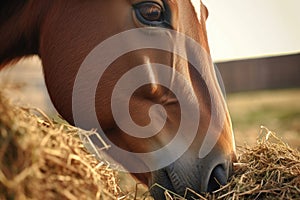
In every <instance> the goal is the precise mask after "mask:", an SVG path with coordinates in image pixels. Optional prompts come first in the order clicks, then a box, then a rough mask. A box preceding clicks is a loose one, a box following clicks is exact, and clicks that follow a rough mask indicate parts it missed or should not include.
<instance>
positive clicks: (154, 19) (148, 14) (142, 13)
mask: <svg viewBox="0 0 300 200" xmlns="http://www.w3.org/2000/svg"><path fill="white" fill-rule="evenodd" d="M134 8H135V12H136V16H137V18H138V20H139V21H140V22H142V23H143V24H146V25H150V26H151V25H158V24H159V23H161V22H163V20H164V13H163V8H162V7H161V6H160V5H159V4H157V3H154V2H144V3H139V4H137V5H135V6H134Z"/></svg>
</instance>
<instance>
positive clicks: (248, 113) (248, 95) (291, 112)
mask: <svg viewBox="0 0 300 200" xmlns="http://www.w3.org/2000/svg"><path fill="white" fill-rule="evenodd" d="M227 102H228V107H229V111H230V113H231V118H232V122H233V126H234V130H235V134H236V140H237V143H238V144H242V143H244V142H245V141H247V143H249V144H252V143H254V142H255V140H256V137H257V136H258V132H259V127H260V126H261V125H264V126H266V127H268V128H269V129H270V130H273V131H275V132H276V133H277V134H278V135H279V136H280V137H282V138H283V139H284V140H286V141H287V142H288V143H290V144H291V146H294V147H297V148H299V147H300V89H288V90H270V91H255V92H244V93H236V94H230V95H229V96H228V99H227Z"/></svg>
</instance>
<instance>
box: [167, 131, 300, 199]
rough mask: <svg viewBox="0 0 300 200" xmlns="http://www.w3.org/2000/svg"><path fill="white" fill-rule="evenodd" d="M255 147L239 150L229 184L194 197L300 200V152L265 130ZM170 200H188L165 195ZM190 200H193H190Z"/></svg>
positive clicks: (240, 148) (188, 190)
mask: <svg viewBox="0 0 300 200" xmlns="http://www.w3.org/2000/svg"><path fill="white" fill-rule="evenodd" d="M260 137H261V139H259V140H258V141H257V145H256V146H254V147H251V148H250V147H246V146H243V147H239V151H240V152H241V153H240V156H239V158H238V163H235V164H234V168H235V174H234V175H233V176H232V177H231V179H230V181H229V183H228V184H227V185H225V186H223V187H222V188H221V189H219V190H217V191H215V192H213V193H212V194H197V193H195V192H194V191H192V190H190V189H187V190H186V195H187V194H189V195H190V194H193V195H194V198H193V199H201V200H207V199H209V200H217V199H222V200H245V199H249V200H250V199H251V200H252V199H270V200H274V199H287V200H288V199H300V152H299V151H297V150H296V149H292V148H290V147H289V146H288V144H286V143H285V142H283V141H282V140H281V139H279V138H278V137H277V136H276V134H275V133H273V132H271V131H269V130H268V129H267V128H265V127H262V129H261V136H260ZM165 194H166V199H170V200H175V199H176V200H177V199H180V200H182V199H186V198H185V196H186V195H185V196H184V197H179V196H176V195H175V196H174V195H172V197H171V195H170V192H169V191H166V192H165ZM187 199H190V198H187Z"/></svg>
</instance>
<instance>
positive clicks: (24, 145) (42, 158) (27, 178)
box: [0, 95, 120, 200]
mask: <svg viewBox="0 0 300 200" xmlns="http://www.w3.org/2000/svg"><path fill="white" fill-rule="evenodd" d="M45 119H46V120H41V119H40V118H37V117H36V115H33V114H31V112H30V110H28V109H21V108H16V107H13V106H11V105H10V103H9V102H8V101H7V100H5V99H4V98H3V97H1V95H0V199H1V200H2V199H47V200H48V199H71V200H73V199H74V200H75V199H116V197H117V196H119V195H120V189H119V187H118V185H117V181H116V172H115V171H113V170H111V169H110V168H109V167H108V165H107V164H106V163H105V162H100V163H99V161H97V160H96V159H95V158H94V157H93V156H91V155H90V154H89V153H88V152H87V151H86V150H85V148H84V147H83V145H82V142H81V141H80V139H79V137H78V135H77V133H78V130H77V129H76V128H74V127H69V126H67V125H61V124H57V123H54V122H53V121H51V120H48V119H47V117H46V116H45Z"/></svg>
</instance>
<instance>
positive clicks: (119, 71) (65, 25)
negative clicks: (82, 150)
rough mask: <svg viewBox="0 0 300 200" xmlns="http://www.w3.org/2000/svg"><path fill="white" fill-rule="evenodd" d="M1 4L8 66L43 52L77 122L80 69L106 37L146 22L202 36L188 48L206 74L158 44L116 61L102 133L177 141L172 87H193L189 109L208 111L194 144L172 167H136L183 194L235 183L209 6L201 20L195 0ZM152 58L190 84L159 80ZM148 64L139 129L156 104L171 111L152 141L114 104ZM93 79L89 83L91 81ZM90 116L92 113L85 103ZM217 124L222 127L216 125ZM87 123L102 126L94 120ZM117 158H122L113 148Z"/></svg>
mask: <svg viewBox="0 0 300 200" xmlns="http://www.w3.org/2000/svg"><path fill="white" fill-rule="evenodd" d="M0 5H1V7H0V10H1V12H0V33H1V37H0V44H1V47H0V64H1V65H0V69H1V68H2V67H4V66H5V65H6V64H8V63H11V62H14V61H16V60H18V59H20V58H23V57H26V56H30V55H34V54H36V55H38V56H39V57H40V58H41V60H42V64H43V71H44V76H45V81H46V85H47V89H48V92H49V95H50V97H51V100H52V102H53V104H54V106H55V107H56V109H57V111H58V112H59V113H60V114H61V115H62V116H63V117H64V118H65V119H66V120H67V121H68V122H69V123H71V124H74V116H73V108H72V95H73V87H74V83H75V79H76V77H77V73H78V71H79V69H80V66H81V65H82V63H83V62H84V60H85V58H86V57H87V55H88V54H89V53H90V52H91V51H92V50H93V49H94V48H95V47H96V46H97V45H98V44H100V43H101V42H103V41H105V40H106V39H108V38H110V37H111V36H113V35H116V34H118V33H122V32H124V31H128V30H132V29H135V28H141V27H151V28H152V29H153V30H155V29H159V28H160V29H164V31H165V32H168V30H173V31H176V32H179V33H182V34H184V35H186V36H187V37H189V38H192V39H193V40H194V41H196V42H197V43H198V44H199V45H200V46H201V47H202V48H203V49H204V51H193V50H192V51H190V50H189V51H188V50H186V54H188V55H190V54H193V55H194V57H195V58H196V60H197V61H198V62H199V63H200V68H201V70H202V72H203V73H202V74H199V73H198V72H197V71H196V70H195V69H194V68H193V66H191V63H189V62H188V61H187V60H185V59H183V58H181V57H180V56H178V55H175V54H174V53H172V52H166V51H164V50H155V49H151V48H145V49H139V50H136V51H132V52H128V53H126V54H124V55H122V56H120V57H119V58H118V59H116V60H115V61H114V62H113V63H111V65H110V66H109V68H107V70H105V72H104V73H103V76H102V77H101V81H100V83H99V85H98V87H97V92H96V96H95V98H94V99H95V110H96V113H97V118H98V121H99V123H100V124H101V128H102V130H103V131H104V132H105V135H106V136H107V137H108V138H109V140H110V141H111V142H112V143H113V144H115V145H116V146H118V147H120V148H122V149H124V150H127V151H129V152H136V153H145V152H153V151H155V150H158V149H160V148H162V147H164V146H166V145H167V144H168V143H169V142H170V141H172V138H174V137H175V134H176V130H177V129H178V128H179V127H178V126H179V125H178V124H179V123H180V120H181V118H180V115H181V114H182V113H181V112H182V111H181V110H180V105H179V102H178V100H177V99H176V95H175V94H174V93H173V92H172V91H171V88H172V87H173V86H174V85H177V86H176V87H179V88H182V91H183V93H184V92H185V95H186V98H187V99H189V100H188V101H189V102H188V103H189V106H194V107H191V109H190V110H197V112H198V110H199V113H197V114H196V115H199V116H201V120H199V121H196V123H197V125H198V128H197V129H196V132H195V138H194V140H193V142H192V144H191V145H190V146H189V148H188V149H185V152H182V155H181V156H180V157H179V158H178V159H176V160H174V162H172V163H170V164H169V165H168V166H165V167H163V168H160V169H155V170H151V169H150V170H149V171H148V172H139V173H137V172H134V173H133V174H134V176H135V177H136V178H138V179H139V180H140V181H142V182H143V183H145V184H147V185H148V186H151V185H153V184H154V183H158V184H160V185H162V186H163V187H165V188H167V189H169V190H171V191H174V192H176V193H178V194H180V195H183V194H184V192H185V190H186V188H191V189H193V190H194V191H196V192H204V191H213V190H215V189H217V188H219V185H220V184H222V185H223V184H225V183H226V182H227V179H228V177H229V176H230V173H231V166H232V162H233V159H234V157H235V144H234V138H233V135H232V127H231V121H230V117H229V114H228V111H227V108H226V106H225V105H224V97H223V96H222V94H221V92H220V87H219V85H218V82H217V79H216V75H215V70H214V68H213V65H212V62H211V60H210V56H209V47H208V42H207V36H206V28H205V20H206V18H207V16H208V12H207V9H206V8H205V6H204V5H203V4H202V5H201V12H200V13H201V15H200V21H199V17H198V16H197V13H196V11H195V7H194V6H193V4H192V2H191V1H189V0H184V1H183V0H151V1H149V0H107V1H104V0H97V1H96V0H90V1H82V0H73V1H70V0H43V1H40V0H26V1H20V0H4V1H1V3H0ZM199 9H200V8H199ZM141 34H144V36H147V38H149V41H151V40H152V39H153V38H152V37H153V34H151V33H149V32H147V31H146V32H141ZM121 42H122V41H121ZM129 42H131V41H129ZM173 43H176V42H175V41H173ZM127 44H128V41H124V42H123V43H120V44H119V45H120V47H122V46H124V45H127ZM182 50H184V51H185V49H182V48H181V51H182ZM204 52H206V53H204ZM99 59H100V60H101V59H103V60H104V59H106V58H101V57H100V58H99ZM149 62H151V63H161V64H164V65H167V66H170V68H171V69H172V70H171V71H173V72H174V71H176V72H178V73H179V74H181V76H182V77H184V78H185V80H186V81H185V83H183V82H176V79H174V80H175V81H174V80H173V79H172V80H170V85H169V87H166V86H162V85H159V84H156V83H155V81H154V80H155V79H156V78H157V76H158V73H157V71H155V70H156V68H151V65H150V64H149ZM143 64H146V65H147V66H148V68H147V69H148V70H146V71H145V73H146V74H147V77H149V83H150V84H147V85H144V86H142V87H140V88H138V89H137V90H136V91H135V92H134V94H133V96H132V98H131V99H130V103H129V108H128V109H129V111H130V116H131V118H132V120H133V121H134V122H135V123H136V124H138V125H139V126H146V125H147V124H149V122H150V121H151V119H149V115H148V111H149V109H150V108H151V107H152V106H153V105H157V104H160V105H162V106H163V107H164V109H165V112H166V113H167V116H166V119H165V124H164V126H163V128H162V129H161V130H160V131H159V133H158V134H157V135H155V136H152V137H148V138H138V137H133V136H131V135H128V134H127V133H126V132H125V131H123V130H122V129H120V128H119V127H118V124H117V122H116V120H115V119H114V115H113V111H112V108H111V103H112V102H111V97H112V94H113V90H114V86H115V85H116V84H117V82H118V80H119V79H120V78H121V77H122V76H123V75H124V74H126V72H128V71H130V70H131V69H133V68H134V67H135V66H138V65H143ZM99 67H101V66H99ZM157 69H158V68H157ZM207 80H208V81H209V82H210V84H207ZM151 81H153V82H151ZM86 82H87V85H88V84H89V80H86ZM186 88H190V89H186ZM83 93H84V91H83ZM191 93H192V95H191ZM189 95H191V96H192V98H189ZM214 105H222V106H220V107H218V109H216V111H215V112H216V113H217V114H216V118H215V119H216V120H215V119H214V120H213V119H212V115H213V114H212V113H213V111H212V110H213V107H214ZM219 108H224V110H221V109H219ZM82 113H83V115H88V114H89V113H88V111H86V112H85V110H84V108H83V109H82ZM150 117H151V116H150ZM220 118H223V119H224V120H219V119H220ZM192 119H193V118H192V116H191V120H192ZM211 121H214V123H215V124H216V125H213V128H212V129H209V126H210V123H211ZM219 121H221V122H219ZM76 125H78V124H76ZM79 126H82V127H83V128H87V129H91V128H97V127H96V125H95V127H93V124H92V125H90V124H89V122H87V124H84V123H83V124H79ZM217 127H221V128H217ZM208 129H209V130H210V132H208ZM207 132H208V133H207ZM141 134H142V133H141ZM190 134H192V133H189V132H188V131H186V132H185V133H184V135H185V136H186V137H187V138H188V137H189V135H190ZM207 134H211V135H212V136H213V137H215V138H214V139H215V140H216V141H215V145H214V146H213V147H212V149H211V150H210V151H209V153H208V154H207V155H206V156H205V157H201V156H200V157H199V148H200V146H201V144H202V143H204V139H205V137H206V136H207ZM185 136H183V137H182V140H185ZM217 136H218V137H217ZM178 144H179V145H178V148H179V147H180V143H178ZM112 152H113V151H112ZM111 156H112V157H113V158H116V160H118V159H120V158H119V157H118V155H115V154H113V153H112V155H111ZM164 156H165V158H168V156H169V155H168V153H167V152H166V154H164ZM125 159H128V160H129V161H130V162H132V163H133V164H134V165H136V166H145V167H149V166H148V164H147V163H146V161H144V160H142V159H138V158H137V159H133V158H130V157H128V158H127V157H126V158H125ZM149 159H153V158H152V157H150V158H149ZM151 162H153V163H154V164H159V163H160V162H163V160H158V159H153V160H152V161H151ZM125 167H127V166H125ZM149 168H150V167H149ZM151 193H152V194H153V196H154V197H155V198H157V199H163V192H162V191H160V190H159V189H155V188H154V189H152V190H151Z"/></svg>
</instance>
